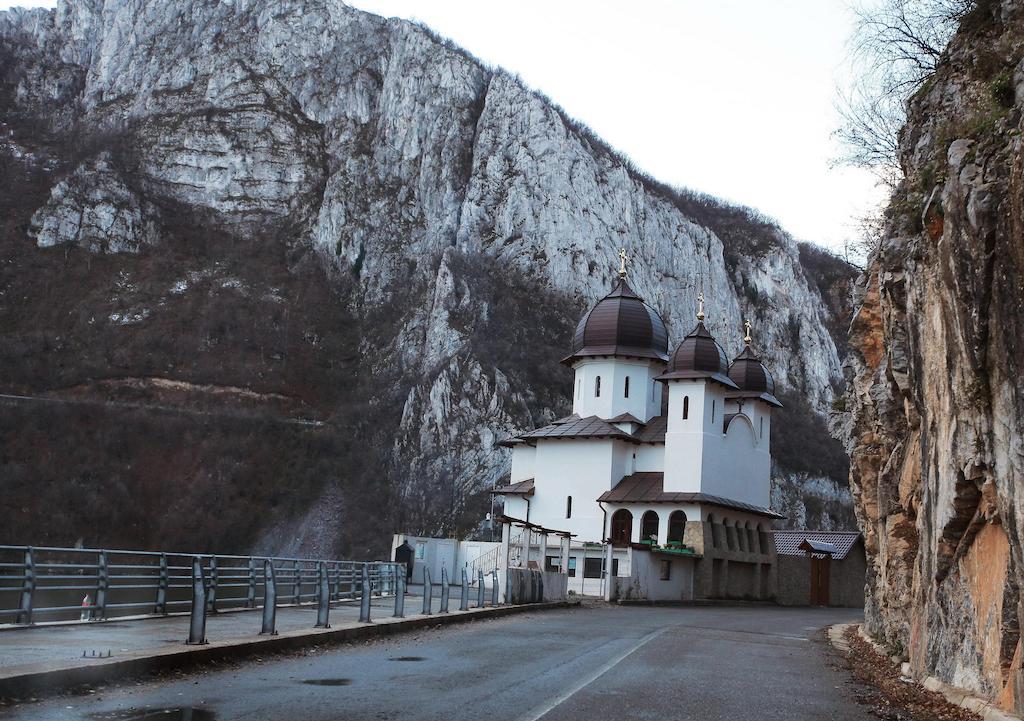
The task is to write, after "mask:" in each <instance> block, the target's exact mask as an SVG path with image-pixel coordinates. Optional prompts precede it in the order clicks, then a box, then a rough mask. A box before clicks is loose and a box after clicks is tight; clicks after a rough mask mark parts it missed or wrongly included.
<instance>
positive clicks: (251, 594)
mask: <svg viewBox="0 0 1024 721" xmlns="http://www.w3.org/2000/svg"><path fill="white" fill-rule="evenodd" d="M245 607H246V608H256V561H255V559H253V557H252V556H249V588H248V590H247V591H246V592H245Z"/></svg>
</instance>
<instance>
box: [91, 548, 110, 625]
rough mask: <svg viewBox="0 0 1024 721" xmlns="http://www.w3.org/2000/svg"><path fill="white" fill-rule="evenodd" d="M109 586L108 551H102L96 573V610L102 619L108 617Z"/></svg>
mask: <svg viewBox="0 0 1024 721" xmlns="http://www.w3.org/2000/svg"><path fill="white" fill-rule="evenodd" d="M108 588H110V569H109V568H108V564H107V552H106V551H100V559H99V569H98V571H97V573H96V611H97V612H98V614H99V617H100V618H101V619H102V618H106V617H107V589H108ZM94 618H95V616H94Z"/></svg>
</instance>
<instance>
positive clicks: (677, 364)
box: [659, 313, 736, 389]
mask: <svg viewBox="0 0 1024 721" xmlns="http://www.w3.org/2000/svg"><path fill="white" fill-rule="evenodd" d="M698 317H699V318H700V320H698V321H697V327H696V328H694V329H693V330H692V331H690V334H689V335H687V336H686V337H685V338H683V342H682V343H680V344H679V347H678V348H676V352H675V353H673V354H672V360H671V361H669V364H668V368H667V369H665V372H664V373H663V374H662V375H661V376H659V378H660V379H661V380H672V379H679V378H709V379H711V380H714V381H717V382H718V383H721V384H722V385H724V386H726V387H727V388H730V389H736V384H735V383H734V382H733V381H732V380H731V379H730V378H729V359H728V357H727V356H726V355H725V350H724V349H723V348H722V346H720V345H719V344H718V341H716V340H715V339H714V337H713V336H712V335H711V333H710V332H709V331H708V329H707V327H705V325H704V320H703V313H701V315H700V316H698Z"/></svg>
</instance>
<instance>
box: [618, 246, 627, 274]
mask: <svg viewBox="0 0 1024 721" xmlns="http://www.w3.org/2000/svg"><path fill="white" fill-rule="evenodd" d="M628 258H629V256H628V255H626V249H625V248H620V249H619V277H620V278H625V277H626V260H628Z"/></svg>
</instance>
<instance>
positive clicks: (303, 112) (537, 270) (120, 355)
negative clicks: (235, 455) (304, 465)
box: [0, 0, 844, 550]
mask: <svg viewBox="0 0 1024 721" xmlns="http://www.w3.org/2000/svg"><path fill="white" fill-rule="evenodd" d="M0 41H2V43H0V52H2V53H3V55H4V57H3V60H4V62H3V63H2V65H0V67H3V68H4V70H3V79H2V82H3V84H2V87H0V103H2V106H0V108H2V115H0V118H2V122H3V131H4V134H5V136H6V140H4V141H3V146H2V147H3V153H2V158H3V162H4V163H5V167H7V168H9V169H10V170H11V172H10V174H9V175H8V176H7V180H6V182H7V183H8V185H7V187H5V188H3V189H2V190H3V193H2V195H3V202H4V203H6V204H7V207H6V208H5V210H7V211H8V212H7V213H5V215H6V217H8V218H9V220H8V221H7V224H6V226H5V228H4V232H3V238H2V241H0V242H2V243H3V247H4V259H5V264H4V268H3V273H4V276H3V279H4V280H3V282H4V286H3V292H4V296H3V297H5V298H8V299H16V302H5V303H3V304H2V306H0V324H2V325H0V330H2V346H0V352H2V353H3V355H2V356H0V364H2V367H3V368H4V369H5V370H7V369H10V370H11V373H9V374H5V377H6V378H7V381H6V383H7V384H8V386H7V387H8V388H9V389H12V390H15V391H18V392H19V393H24V394H28V395H47V396H60V397H68V396H69V395H73V396H75V397H77V398H90V399H94V400H99V401H105V400H107V399H108V398H110V397H111V394H112V393H115V392H116V394H120V395H119V396H117V397H120V396H123V395H124V394H126V393H127V394H130V395H131V397H132V398H135V399H136V400H140V401H144V402H145V403H149V404H160V403H167V402H173V403H174V404H177V405H178V406H181V407H185V408H194V407H197V406H198V407H204V408H208V409H209V407H210V406H211V405H212V406H214V407H215V408H214V409H215V410H216V412H217V413H224V412H226V411H227V410H232V409H236V407H237V406H238V405H241V406H243V407H242V409H241V410H238V411H237V412H241V413H245V414H250V415H255V416H259V417H263V416H266V415H267V414H270V413H272V414H275V415H276V416H282V415H283V416H287V417H305V418H316V419H320V420H324V421H329V422H330V424H331V425H330V426H329V427H328V428H329V429H330V428H333V429H336V430H334V431H333V432H334V433H336V434H337V435H338V436H339V437H340V438H341V439H342V440H343V441H344V443H342V444H341V446H343V447H344V448H345V449H347V450H339V451H337V452H335V453H334V454H332V456H331V458H330V459H329V460H330V464H329V465H330V468H329V470H327V471H323V470H321V471H311V470H309V469H305V470H304V471H303V473H304V475H303V478H305V479H306V480H304V481H302V482H301V483H300V485H301V486H302V487H304V488H305V487H307V486H308V489H309V490H307V491H304V492H303V493H302V494H299V495H300V496H301V499H305V500H300V499H297V498H293V497H292V496H291V495H289V494H285V496H286V501H285V502H284V503H283V508H277V509H276V510H275V511H274V512H272V513H270V514H268V518H267V519H266V521H265V523H264V524H262V528H261V530H260V531H259V533H257V532H256V531H251V530H250V531H249V532H247V533H243V532H241V531H240V532H239V533H238V534H237V535H232V536H230V539H229V540H230V541H231V542H233V543H238V544H256V545H260V544H261V543H262V544H268V545H272V546H275V547H280V546H281V545H282V544H287V545H288V548H291V549H293V550H294V549H296V548H309V547H310V544H316V543H324V541H323V540H322V539H320V540H317V539H318V538H319V536H318V535H317V534H305V535H304V534H303V533H302V532H301V531H302V529H308V528H311V527H317V528H321V527H324V524H328V525H333V526H335V527H347V526H349V525H350V526H353V527H358V528H359V529H360V531H359V533H358V534H356V535H357V536H358V537H360V538H362V539H363V543H364V544H365V545H366V546H367V547H377V548H379V547H381V545H382V544H383V540H382V539H384V538H385V537H386V533H388V532H390V531H391V530H392V529H393V528H406V529H409V530H421V531H425V532H433V533H447V532H451V531H453V530H455V529H456V528H461V529H462V530H465V529H466V528H467V527H468V526H469V525H471V524H472V523H473V521H474V519H475V518H476V515H477V513H478V512H479V511H481V510H483V508H482V506H481V505H480V504H481V502H482V501H483V500H484V497H483V496H481V494H480V490H481V489H485V488H487V487H489V486H490V485H491V484H492V483H493V482H494V481H495V480H496V479H497V478H499V477H500V476H501V475H502V474H503V473H504V472H506V470H507V455H506V454H505V452H504V451H502V450H501V449H499V448H497V447H496V446H495V443H496V441H497V440H500V439H501V438H503V437H505V436H507V435H509V434H511V433H513V432H516V431H518V430H521V429H523V428H529V427H531V426H533V425H535V424H540V423H543V422H546V421H547V420H550V419H552V418H554V417H557V416H559V415H562V414H564V412H565V409H566V407H567V406H568V398H567V395H566V393H567V389H568V383H569V379H568V375H567V372H566V371H565V370H564V369H562V368H561V367H560V366H558V364H557V361H558V359H559V358H560V357H561V355H562V354H563V351H564V348H565V346H566V344H567V343H568V340H569V337H570V334H571V330H572V327H573V326H574V324H575V321H576V319H577V318H578V315H579V313H580V312H581V310H582V309H583V307H584V306H585V305H586V304H587V303H590V302H593V300H595V299H596V298H598V297H600V296H601V295H603V294H604V293H605V292H606V291H607V289H608V288H609V287H610V282H611V278H612V274H613V271H614V269H615V267H616V265H617V263H616V259H615V257H616V255H617V253H618V250H619V248H620V247H626V248H627V249H628V250H629V252H630V253H631V255H632V257H633V262H632V264H631V268H630V278H631V283H632V284H633V286H634V287H635V288H636V290H637V291H638V292H640V293H641V294H643V295H644V296H645V297H646V298H647V299H648V300H649V301H650V302H652V303H653V304H654V305H655V306H657V307H658V308H659V310H660V311H661V312H662V314H663V315H664V317H665V319H666V321H667V323H668V324H669V327H670V330H671V332H672V336H673V338H674V339H676V340H678V339H679V338H680V337H681V336H682V335H683V334H684V333H685V332H687V331H688V330H689V328H690V325H691V324H692V322H693V321H692V315H693V309H694V307H695V305H696V295H697V293H698V292H700V291H703V292H704V294H705V295H706V296H707V298H708V308H709V320H710V322H709V326H710V327H711V329H712V331H713V332H714V333H716V335H717V336H718V337H719V338H720V339H721V340H722V341H723V343H725V345H726V347H727V349H728V350H729V351H730V352H737V351H738V350H739V345H740V341H739V339H740V337H741V332H740V327H741V322H742V319H743V318H744V317H750V318H751V320H752V321H753V322H754V325H755V329H756V333H755V334H756V337H757V343H758V344H759V346H760V349H761V350H762V355H763V357H764V358H765V360H766V362H768V363H769V365H770V366H771V367H772V369H773V371H774V372H775V374H776V377H777V380H778V381H779V383H780V385H781V386H783V387H785V388H788V389H790V390H791V391H792V392H793V393H795V394H797V395H798V396H799V398H801V399H802V400H805V401H806V406H801V411H800V412H803V413H805V414H806V413H807V412H810V411H808V410H806V409H816V410H817V411H819V412H823V411H825V410H826V409H827V408H828V407H829V405H830V403H831V401H832V396H833V384H836V383H839V382H840V378H841V376H840V361H839V356H838V354H837V352H836V347H835V344H834V342H833V339H832V337H831V336H830V334H829V329H828V324H829V323H830V322H832V321H831V320H830V319H831V318H833V315H832V314H831V312H830V311H829V309H828V308H827V307H826V306H825V305H824V304H823V302H822V298H821V294H820V291H819V290H818V287H817V286H816V284H814V283H809V282H808V280H807V276H806V275H805V272H804V270H803V267H802V266H801V254H800V252H799V250H798V248H797V246H796V244H795V243H794V242H793V241H792V239H790V238H789V237H788V236H787V235H786V234H785V233H783V232H781V231H780V230H778V229H777V228H776V227H775V226H774V225H773V224H771V223H770V222H767V221H765V220H763V219H761V218H759V217H757V216H756V214H753V213H751V212H749V211H745V210H742V209H734V208H728V207H724V206H721V205H720V204H717V203H715V202H713V201H710V200H708V199H706V198H702V197H699V196H695V195H692V194H687V193H678V192H676V191H673V190H671V189H668V188H665V187H663V186H661V185H659V184H658V183H656V182H655V181H653V180H651V179H650V178H647V177H645V176H643V175H642V174H641V173H639V172H637V171H636V170H635V169H633V168H632V167H631V165H630V164H629V163H628V162H627V161H625V160H624V159H623V158H621V157H620V156H618V155H617V154H616V153H614V152H613V151H612V150H611V149H609V148H608V147H607V146H606V145H604V144H603V143H602V142H601V141H600V140H598V139H597V138H595V137H594V136H593V134H591V133H590V132H589V131H587V130H586V129H585V128H582V127H581V126H579V125H578V124H576V123H574V122H572V121H571V120H570V119H568V118H567V117H566V116H565V115H564V113H562V112H561V111H560V110H559V109H558V108H557V107H555V106H553V105H552V104H551V103H550V102H549V101H547V100H546V99H545V98H543V97H541V96H539V95H538V94H536V93H534V92H531V91H529V90H528V89H526V88H524V87H523V86H522V84H521V83H519V82H518V81H517V80H516V79H514V78H513V77H511V76H510V75H508V74H507V73H504V72H502V71H492V70H490V69H488V68H486V67H484V66H482V65H481V64H480V63H478V62H477V61H475V60H474V59H473V58H472V57H470V56H468V55H467V54H466V53H465V52H464V51H462V50H460V49H458V48H455V47H453V46H451V45H450V44H449V43H446V42H444V41H442V40H440V39H438V38H436V37H435V36H433V35H432V34H431V33H429V32H428V31H426V30H425V29H423V28H421V27H418V26H416V25H413V24H410V23H408V22H404V21H399V20H385V19H382V18H379V17H376V16H373V15H370V14H367V13H363V12H360V11H356V10H353V9H351V8H349V7H347V6H345V5H344V4H342V3H341V2H337V1H332V0H318V1H314V2H301V3H299V2H290V1H287V0H274V1H271V0H233V1H231V2H228V1H227V0H223V1H221V2H182V3H176V4H174V5H173V6H170V5H168V4H167V3H163V2H157V1H155V0H148V1H147V0H91V2H84V3H73V4H72V3H62V4H61V5H60V6H59V7H58V9H57V10H56V11H49V12H47V11H40V10H36V11H28V12H26V11H17V10H16V11H10V12H7V13H0ZM168 380H170V381H183V382H187V383H189V384H191V385H190V386H188V387H187V388H185V389H181V388H179V389H178V390H176V391H174V392H173V393H171V391H169V390H168V389H167V387H166V382H167V381H168ZM100 381H104V383H101V382H100ZM232 388H238V389H243V390H246V391H251V392H253V393H255V394H256V397H246V398H243V397H241V395H244V394H241V395H240V394H239V393H234V392H231V391H230V390H225V389H232ZM112 389H113V390H112ZM202 389H206V390H202ZM211 389H220V390H219V391H217V392H213V390H211ZM263 396H273V397H274V398H276V399H277V400H273V401H271V402H267V401H264V400H262V397H263ZM278 397H280V398H278ZM282 399H283V400H282ZM232 412H235V411H234V410H232ZM781 425H783V426H784V425H786V424H781ZM12 432H13V433H15V434H16V433H17V432H16V431H12ZM61 433H63V431H62V430H55V431H54V434H56V435H58V436H59V435H61ZM68 433H72V434H73V433H74V432H73V431H68ZM240 442H241V441H240ZM224 443H226V444H228V445H230V444H231V443H232V441H230V440H225V441H224ZM242 445H243V446H244V443H242ZM31 447H32V446H29V448H31ZM129 455H131V454H129ZM242 455H243V456H244V454H242ZM105 458H106V460H105V461H104V463H105V464H107V465H110V464H113V465H114V466H116V468H117V469H118V470H117V474H118V475H123V477H125V478H126V479H127V478H130V477H131V472H128V471H126V470H125V465H131V464H130V461H129V460H128V459H123V463H122V464H121V465H117V462H115V461H114V460H111V459H109V458H108V457H105ZM162 458H163V457H162ZM321 460H323V459H318V462H319V461H321ZM803 461H804V463H803V465H804V466H807V465H809V466H810V467H811V471H810V475H812V476H813V475H814V469H815V462H814V459H810V460H809V461H808V459H803ZM15 462H17V463H19V464H21V466H23V467H24V468H26V469H28V470H25V471H24V473H26V474H28V475H26V476H25V479H26V480H25V481H24V482H25V484H27V486H31V485H32V484H36V483H40V482H44V481H45V482H47V483H53V484H60V483H61V482H62V478H61V476H60V473H59V472H57V471H55V472H54V474H52V475H51V476H48V477H47V478H45V479H41V478H40V477H39V476H38V474H37V472H36V471H34V470H32V469H33V468H34V464H33V461H32V457H31V450H24V451H22V452H21V455H19V456H18V458H16V459H15ZM95 462H96V461H95V459H94V460H93V461H85V460H80V461H76V462H74V463H71V464H70V466H69V468H68V470H67V473H72V472H78V471H83V470H89V472H90V473H91V474H92V476H93V477H94V476H96V475H97V474H96V473H95V468H91V467H90V466H89V463H95ZM241 464H242V465H245V463H244V461H241ZM825 465H828V464H827V463H824V462H823V463H822V464H821V466H822V467H824V466H825ZM155 466H156V467H153V466H151V467H150V470H149V471H147V472H149V473H152V474H154V475H155V476H157V477H159V478H161V479H163V482H164V483H166V484H171V485H174V484H184V485H188V484H189V480H188V478H191V476H190V475H189V473H191V472H190V471H188V470H187V469H179V468H177V467H175V466H173V465H172V466H170V467H167V466H166V465H164V461H163V460H161V462H160V463H158V464H155ZM104 467H106V466H104ZM112 468H113V466H112ZM134 468H135V472H137V471H138V465H137V464H135V465H134ZM275 468H276V466H274V465H273V464H272V465H271V466H270V467H266V468H263V469H262V471H261V472H262V473H264V474H272V473H273V472H274V469H275ZM108 472H113V470H109V471H108ZM34 474H35V475H34ZM176 474H178V475H176ZM99 475H100V476H103V475H105V474H103V473H101V474H99ZM805 475H806V472H805ZM819 475H821V474H819ZM779 477H780V478H786V477H787V476H786V474H785V473H780V476H779ZM221 478H222V483H223V484H224V485H225V487H230V488H234V489H236V490H237V492H238V493H240V494H242V495H244V494H246V493H247V484H246V483H244V482H242V481H240V480H239V479H240V478H241V475H238V474H237V473H236V474H232V473H231V472H225V473H223V474H222V476H221ZM317 478H319V481H317V480H316V479H317ZM106 482H107V480H105V479H104V478H98V479H97V480H95V481H94V482H93V483H94V484H97V485H96V486H95V487H94V492H95V493H96V494H97V495H99V496H102V491H103V488H102V486H103V484H104V483H106ZM268 485H272V484H270V483H269V482H268ZM784 485H785V484H784ZM792 485H793V484H792V483H789V484H788V485H787V487H786V488H785V489H783V492H785V493H788V494H789V497H791V498H793V499H797V498H798V497H799V495H800V494H799V490H798V489H794V488H793V487H792ZM348 487H360V488H373V489H376V493H375V494H369V496H370V498H363V497H359V498H356V497H354V496H353V495H352V494H351V493H346V492H345V489H346V488H348ZM318 493H319V494H322V497H323V499H324V500H323V502H322V503H317V502H315V501H314V500H309V499H307V497H313V496H316V494H318ZM843 494H844V490H843V489H842V488H838V487H837V488H836V489H835V493H834V497H833V498H830V499H829V498H826V501H827V502H828V503H834V504H835V508H834V509H833V511H834V512H833V513H832V514H831V515H832V516H835V517H836V518H839V516H841V515H842V512H841V511H840V510H837V509H840V508H841V507H842V505H843ZM826 495H827V494H826ZM339 498H341V499H344V500H343V501H342V502H339V501H338V500H337V499H339ZM254 505H255V506H257V507H264V504H263V502H262V501H259V502H254ZM339 506H340V507H339ZM201 512H202V511H201ZM824 517H825V518H826V521H824V522H825V523H831V522H832V521H831V520H828V519H829V514H828V513H827V512H826V513H824ZM303 519H306V520H305V521H303ZM314 521H315V523H314ZM208 523H209V524H210V525H213V526H216V518H215V517H214V516H213V515H211V517H210V518H209V520H208ZM808 523H811V524H812V525H817V521H816V520H814V519H813V518H812V519H811V520H809V521H808ZM79 525H80V526H81V525H84V524H83V523H79ZM296 529H298V530H299V533H298V535H296V533H295V532H294V531H295V530H296ZM364 529H365V530H364ZM28 530H29V529H27V528H21V529H20V532H21V533H27V532H28ZM76 532H77V531H76ZM62 533H63V534H64V536H67V535H68V533H70V529H65V530H64V531H62ZM107 533H109V531H107ZM260 534H263V535H262V536H261V535H260ZM62 537H63V536H62ZM108 537H109V536H108ZM261 537H262V540H260V538H261ZM371 537H372V540H371ZM346 538H349V539H350V538H351V536H346ZM283 539H287V541H286V540H283ZM161 540H162V541H164V542H169V541H168V539H167V537H166V536H161V537H160V538H157V537H153V538H149V537H147V538H146V542H149V543H156V542H158V541H161ZM170 540H174V541H175V542H177V541H178V538H177V537H175V538H172V539H170ZM184 540H187V538H185V539H184ZM221 540H222V541H223V540H224V539H221ZM335 540H336V539H330V540H329V541H327V545H332V544H334V543H335ZM211 542H212V541H211ZM344 545H345V547H346V548H348V547H351V542H350V540H348V541H346V542H345V544H344Z"/></svg>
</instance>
